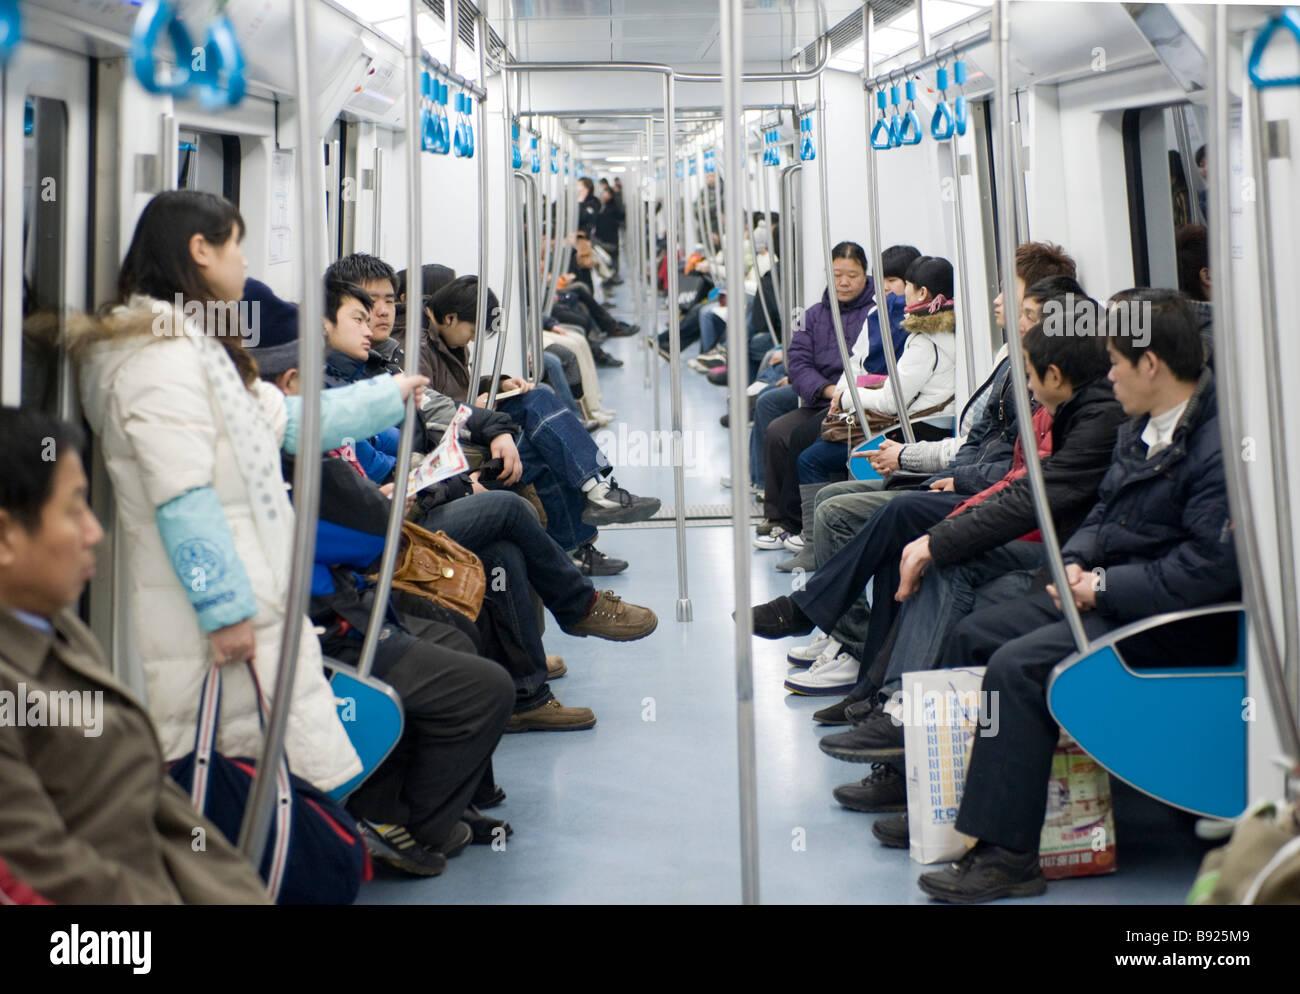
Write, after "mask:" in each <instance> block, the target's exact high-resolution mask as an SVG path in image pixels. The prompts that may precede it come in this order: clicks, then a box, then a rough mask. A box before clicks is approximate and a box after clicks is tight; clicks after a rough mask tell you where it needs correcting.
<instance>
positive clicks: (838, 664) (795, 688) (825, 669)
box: [785, 652, 858, 697]
mask: <svg viewBox="0 0 1300 994" xmlns="http://www.w3.org/2000/svg"><path fill="white" fill-rule="evenodd" d="M857 685H858V661H857V660H856V659H854V658H853V657H852V656H850V655H849V654H848V653H847V652H841V653H839V654H838V655H835V656H831V655H827V654H823V655H821V656H818V657H817V661H816V662H815V663H813V664H812V666H810V667H808V671H807V672H806V673H798V674H795V675H794V676H790V677H787V678H786V681H785V689H786V690H788V691H790V692H791V693H792V694H804V695H806V696H808V697H839V696H842V695H843V694H847V693H848V692H849V691H850V690H852V689H853V688H854V687H856V686H857Z"/></svg>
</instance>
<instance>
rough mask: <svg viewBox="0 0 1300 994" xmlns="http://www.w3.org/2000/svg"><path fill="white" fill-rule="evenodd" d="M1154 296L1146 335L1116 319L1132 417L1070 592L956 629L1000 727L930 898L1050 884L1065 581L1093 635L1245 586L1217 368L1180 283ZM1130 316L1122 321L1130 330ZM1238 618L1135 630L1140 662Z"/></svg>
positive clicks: (977, 765)
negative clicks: (953, 851)
mask: <svg viewBox="0 0 1300 994" xmlns="http://www.w3.org/2000/svg"><path fill="white" fill-rule="evenodd" d="M1130 300H1131V301H1133V302H1134V303H1135V304H1137V305H1139V306H1141V305H1144V304H1149V305H1150V306H1151V312H1152V313H1151V320H1150V323H1149V337H1147V341H1146V342H1145V343H1144V344H1138V342H1139V341H1140V339H1138V338H1137V337H1135V336H1130V335H1127V334H1123V333H1117V331H1116V328H1115V327H1114V326H1112V328H1111V330H1110V335H1111V337H1110V339H1109V350H1110V359H1111V371H1110V380H1111V382H1112V383H1113V384H1114V390H1115V396H1116V398H1117V399H1118V400H1119V401H1120V403H1121V404H1122V405H1123V407H1124V411H1125V412H1126V413H1127V414H1129V415H1131V416H1133V419H1134V420H1132V421H1130V422H1129V423H1127V424H1125V425H1124V426H1123V428H1122V429H1121V430H1120V433H1119V438H1118V441H1117V442H1116V445H1115V449H1114V453H1113V462H1112V465H1111V467H1110V470H1109V471H1108V472H1107V474H1106V476H1105V478H1104V479H1103V480H1102V483H1101V487H1100V493H1099V499H1098V501H1097V504H1096V505H1095V506H1094V507H1093V509H1092V511H1091V512H1090V513H1089V514H1088V517H1087V519H1086V520H1085V521H1084V522H1083V524H1082V525H1081V526H1080V527H1079V529H1078V530H1077V531H1076V532H1075V533H1074V535H1073V536H1072V537H1071V538H1070V540H1069V541H1068V542H1067V543H1066V544H1065V546H1064V548H1063V549H1062V552H1063V554H1064V557H1065V562H1066V573H1067V580H1068V582H1069V584H1070V589H1069V591H1065V592H1061V591H1057V590H1056V589H1055V587H1054V586H1053V585H1049V586H1048V587H1047V590H1046V591H1045V592H1043V593H1040V594H1036V595H1034V596H1032V597H1029V598H1024V599H1020V600H1017V601H1014V602H1012V603H1009V604H1000V605H997V606H995V607H992V608H989V609H987V610H984V611H977V612H976V613H974V614H972V615H970V616H969V617H968V618H966V620H965V621H963V622H962V623H961V624H960V625H958V626H957V628H956V629H954V631H953V634H952V636H951V638H950V639H949V641H948V644H947V646H946V648H945V650H944V665H948V666H970V665H980V664H983V663H987V665H988V670H987V672H986V673H985V676H984V684H983V690H984V691H985V692H988V693H992V694H996V695H997V697H998V702H999V710H1000V726H1001V727H1000V732H999V734H998V735H996V736H992V737H988V738H984V737H979V736H977V737H976V739H975V742H974V746H973V750H972V752H971V759H970V767H969V770H968V773H967V776H966V791H965V796H964V797H963V798H962V803H961V809H960V813H959V814H958V817H957V829H958V830H959V831H961V832H964V833H966V834H967V835H971V836H974V837H975V838H976V839H978V840H979V842H978V843H977V844H976V845H975V847H974V848H973V849H971V851H970V852H968V853H967V854H966V855H965V856H963V857H962V858H961V859H960V860H958V861H957V862H955V863H953V864H951V865H950V866H948V867H947V868H945V869H943V870H940V871H938V872H936V873H927V874H924V875H923V876H922V877H921V878H920V881H919V882H920V885H921V889H922V890H924V891H925V892H926V893H927V894H929V895H930V896H931V897H935V898H938V899H940V900H945V901H953V902H962V903H966V902H974V901H988V900H993V899H995V898H998V897H1007V896H1011V895H1031V894H1039V893H1042V891H1043V890H1044V888H1045V887H1046V883H1045V882H1044V880H1043V876H1042V871H1041V869H1040V868H1039V864H1038V840H1039V835H1040V833H1041V830H1042V825H1043V817H1044V812H1045V808H1046V792H1047V779H1048V775H1049V771H1050V767H1051V762H1052V753H1053V750H1054V748H1055V746H1056V742H1057V738H1058V728H1057V725H1056V722H1055V721H1054V720H1053V719H1052V716H1051V714H1050V712H1049V711H1048V709H1047V702H1046V699H1045V693H1044V690H1045V687H1046V684H1047V678H1048V676H1049V674H1050V673H1051V671H1052V669H1053V668H1054V667H1055V666H1056V664H1057V663H1059V662H1060V661H1061V660H1062V659H1064V658H1065V657H1066V656H1068V655H1070V654H1071V653H1072V652H1073V651H1075V644H1074V640H1073V638H1072V636H1071V634H1070V630H1069V626H1068V624H1067V623H1066V621H1065V620H1064V619H1063V618H1062V616H1061V609H1060V604H1061V601H1060V595H1061V594H1062V593H1065V594H1066V595H1068V596H1070V597H1072V598H1073V600H1074V602H1075V604H1076V605H1077V607H1078V609H1079V611H1080V612H1081V614H1082V620H1083V626H1084V631H1085V632H1086V634H1087V635H1088V637H1089V638H1096V637H1098V636H1100V635H1103V634H1104V633H1106V632H1108V631H1111V630H1113V629H1115V628H1117V627H1119V626H1121V625H1124V624H1127V623H1129V622H1132V621H1136V620H1138V619H1140V618H1143V617H1147V616H1149V615H1150V614H1152V613H1154V612H1167V611H1178V610H1185V609H1189V608H1195V607H1200V606H1204V605H1208V604H1211V603H1215V602H1219V601H1228V600H1233V599H1235V598H1237V597H1238V596H1239V592H1240V581H1239V578H1238V573H1237V560H1236V552H1235V549H1234V547H1233V541H1232V524H1231V520H1230V518H1229V511H1228V496H1227V487H1226V485H1225V482H1224V465H1223V458H1224V454H1223V452H1222V448H1221V445H1220V438H1219V424H1218V413H1217V408H1216V404H1215V391H1214V380H1213V374H1212V373H1211V372H1210V371H1209V370H1208V369H1206V368H1204V367H1203V365H1202V361H1203V357H1204V352H1203V350H1202V347H1201V341H1200V336H1199V334H1198V331H1197V322H1196V317H1195V315H1194V314H1193V312H1192V310H1191V308H1190V307H1189V306H1188V305H1187V302H1186V301H1185V300H1183V299H1182V298H1181V297H1179V296H1178V295H1177V294H1176V293H1175V292H1173V291H1170V290H1145V291H1140V292H1138V293H1136V294H1133V295H1130ZM1121 330H1122V329H1121ZM1235 628H1236V625H1235V619H1227V620H1226V621H1224V620H1222V619H1219V620H1214V619H1199V620H1197V621H1194V622H1193V623H1191V625H1190V626H1188V625H1181V626H1170V627H1168V628H1160V629H1156V630H1155V631H1153V632H1151V633H1148V634H1147V636H1146V637H1145V638H1144V639H1143V643H1144V644H1143V645H1142V646H1141V647H1138V646H1136V645H1132V644H1128V643H1126V646H1125V648H1126V654H1128V655H1129V657H1130V661H1133V659H1134V657H1135V656H1136V657H1138V658H1141V659H1142V660H1149V659H1159V660H1161V661H1162V662H1164V661H1169V662H1174V663H1177V662H1179V661H1182V660H1184V659H1186V658H1187V657H1188V656H1192V655H1194V656H1195V657H1196V658H1199V659H1202V660H1203V659H1205V658H1206V655H1207V652H1208V653H1209V654H1210V655H1213V656H1215V657H1218V656H1224V655H1227V656H1231V655H1233V654H1234V653H1235V638H1234V637H1233V636H1234V634H1235Z"/></svg>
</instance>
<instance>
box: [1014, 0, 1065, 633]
mask: <svg viewBox="0 0 1300 994" xmlns="http://www.w3.org/2000/svg"><path fill="white" fill-rule="evenodd" d="M1008 6H1009V3H1008V0H994V4H993V24H994V28H995V30H994V32H993V49H994V55H995V58H994V66H995V67H996V72H997V84H996V88H995V91H994V92H995V101H994V104H993V106H994V107H996V108H997V111H998V120H997V135H996V138H997V149H996V164H997V173H998V180H999V182H998V187H999V189H998V211H999V213H1000V215H1001V216H1000V224H999V234H1000V235H1001V245H1000V250H1001V252H1000V254H1001V260H1002V301H1003V313H1004V314H1006V315H1007V321H1006V325H1007V327H1006V332H1007V354H1008V357H1009V358H1010V360H1011V385H1012V389H1014V390H1015V395H1016V423H1017V425H1018V426H1019V429H1020V451H1021V453H1022V454H1023V455H1024V459H1025V470H1026V476H1027V478H1028V480H1029V489H1030V493H1031V494H1032V495H1033V500H1034V514H1035V515H1036V517H1037V519H1038V528H1039V530H1040V531H1041V532H1042V535H1043V550H1044V552H1045V553H1046V555H1047V563H1048V565H1049V566H1050V567H1051V571H1052V582H1053V583H1055V584H1056V590H1057V593H1058V594H1059V596H1060V601H1061V613H1062V614H1063V615H1064V616H1065V620H1066V622H1067V624H1068V625H1069V628H1070V635H1071V636H1072V637H1073V639H1074V646H1075V648H1076V649H1077V650H1078V651H1079V652H1086V651H1087V650H1088V636H1087V633H1085V632H1084V630H1083V619H1082V618H1081V617H1080V616H1079V608H1078V605H1076V604H1075V603H1074V597H1073V596H1072V595H1071V592H1070V585H1069V583H1067V582H1066V573H1065V560H1064V559H1063V558H1062V557H1061V544H1060V542H1059V541H1058V540H1057V537H1056V524H1055V522H1053V520H1052V508H1051V505H1050V504H1049V503H1048V501H1047V484H1046V482H1045V481H1044V480H1043V466H1042V462H1041V461H1040V460H1039V458H1038V438H1037V435H1035V434H1034V420H1033V414H1032V413H1031V412H1030V410H1029V385H1028V381H1027V380H1026V378H1025V355H1024V352H1023V351H1022V349H1021V346H1020V322H1019V321H1017V320H1016V317H1015V316H1016V315H1017V314H1019V313H1020V300H1019V299H1018V297H1017V295H1016V280H1015V274H1016V221H1015V211H1016V201H1015V177H1014V176H1013V175H1012V173H1013V169H1014V153H1013V150H1012V148H1011V139H1012V133H1011V17H1010V12H1009V10H1008Z"/></svg>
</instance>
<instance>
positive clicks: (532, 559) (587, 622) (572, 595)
mask: <svg viewBox="0 0 1300 994" xmlns="http://www.w3.org/2000/svg"><path fill="white" fill-rule="evenodd" d="M327 292H328V293H329V294H330V302H329V304H328V305H327V316H326V319H325V327H326V332H327V336H328V338H329V339H330V340H331V341H334V342H336V343H338V344H340V345H344V346H347V345H348V344H349V343H356V342H359V341H360V340H361V339H363V338H364V337H365V334H366V322H365V315H364V298H365V296H366V294H365V291H364V290H361V289H359V288H357V287H348V286H347V285H346V284H339V283H331V284H329V289H328V291H327ZM357 305H360V306H359V307H358V306H357ZM354 308H355V309H356V310H360V311H361V312H362V313H360V314H356V313H353V309H354ZM329 311H333V312H334V313H335V315H336V320H335V321H333V322H331V321H330V320H329V318H328V312H329ZM331 392H332V391H328V390H327V391H326V395H327V396H328V395H329V394H330V393H331ZM495 416H497V417H504V415H495ZM584 437H585V436H584ZM494 441H495V440H494ZM356 444H357V445H359V444H360V443H356ZM481 472H482V470H478V471H475V472H473V473H469V474H462V475H460V476H456V477H451V478H450V479H447V480H443V481H441V482H440V483H437V484H435V485H433V486H432V487H429V488H428V489H426V490H425V491H423V492H422V493H421V494H420V495H419V496H418V497H417V499H416V505H417V506H416V508H415V509H414V510H413V511H412V512H411V516H412V517H413V518H414V519H415V520H417V521H418V522H419V523H420V524H421V525H422V526H423V527H425V528H427V529H428V530H430V531H444V532H446V533H447V534H448V536H450V537H451V538H452V540H453V541H456V542H459V543H460V544H461V545H463V546H465V547H466V548H467V549H469V550H470V551H471V552H473V553H475V554H476V555H478V556H479V558H480V559H482V560H483V562H484V568H485V570H486V571H488V572H489V574H490V573H491V571H492V569H493V567H494V566H501V567H502V569H503V571H504V576H505V582H504V583H503V584H501V585H499V586H498V585H494V584H489V585H488V590H487V591H486V593H485V597H486V598H487V602H488V603H489V604H493V603H495V604H498V605H499V611H500V617H501V618H502V620H503V625H502V627H503V628H508V629H509V630H510V631H511V632H512V633H513V634H514V636H515V638H514V641H513V644H512V646H511V648H516V647H517V648H518V649H519V652H518V653H514V652H508V653H507V654H506V655H505V656H504V657H498V658H497V661H498V662H500V663H502V664H503V665H505V666H506V667H507V669H508V670H509V672H510V673H511V675H512V676H513V677H514V680H515V706H514V714H513V715H512V716H511V718H510V721H509V724H508V727H507V730H508V731H528V730H530V729H540V730H569V729H575V728H590V727H591V726H592V725H594V724H595V723H596V717H595V715H594V714H592V712H591V711H590V710H589V709H587V708H566V707H564V706H563V705H561V704H560V702H559V701H557V700H556V699H555V697H554V695H553V694H552V693H551V689H550V687H549V686H548V685H547V682H546V680H547V674H548V667H547V658H546V652H545V650H544V649H543V647H542V639H541V631H540V628H539V623H538V618H537V613H536V610H535V609H534V607H533V603H532V600H531V597H530V593H529V591H530V588H531V589H532V590H535V591H536V592H537V595H538V596H539V597H540V598H541V601H542V603H543V605H544V606H545V607H546V608H548V609H549V610H550V611H551V613H552V615H554V616H555V619H556V621H558V622H559V623H560V626H561V628H562V629H563V630H564V631H566V632H568V633H569V634H571V635H580V636H586V635H594V636H596V637H597V638H605V639H610V640H612V641H619V642H627V641H635V640H637V639H642V638H645V637H646V636H647V635H649V634H650V633H651V632H653V631H654V630H655V627H656V626H657V624H658V619H657V618H656V616H655V614H654V612H653V611H651V610H649V609H648V608H644V607H639V606H637V605H635V604H631V603H629V602H625V601H623V600H622V599H621V598H619V597H618V596H616V595H615V594H614V593H613V591H609V590H602V591H599V592H597V591H596V590H595V588H594V587H593V586H592V584H591V581H590V580H587V579H585V578H584V577H583V575H582V574H581V573H580V572H579V570H578V568H577V566H576V565H575V564H574V563H573V562H572V560H570V558H569V557H568V556H567V555H566V554H565V553H564V551H563V549H561V548H560V547H559V546H558V545H557V544H556V542H555V541H554V540H553V539H552V538H551V537H550V536H549V535H548V533H547V532H546V531H545V530H544V529H543V528H542V526H541V524H540V523H539V522H538V518H537V514H536V512H535V511H534V510H533V508H532V507H531V505H529V503H528V502H527V501H526V500H524V499H523V498H522V497H520V496H519V495H517V494H513V493H510V492H508V491H494V492H491V493H484V487H483V484H482V483H480V474H481ZM471 494H472V495H475V496H474V497H473V499H465V498H468V497H470V495H471ZM501 588H504V589H501Z"/></svg>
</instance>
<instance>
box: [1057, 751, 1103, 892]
mask: <svg viewBox="0 0 1300 994" xmlns="http://www.w3.org/2000/svg"><path fill="white" fill-rule="evenodd" d="M1038 860H1039V863H1040V864H1041V865H1042V867H1043V876H1045V877H1046V878H1047V879H1048V880H1061V879H1063V878H1065V877H1090V876H1093V875H1095V874H1099V873H1114V872H1115V811H1114V807H1113V806H1112V805H1111V800H1110V774H1109V773H1107V772H1106V771H1105V770H1104V769H1102V767H1101V766H1100V765H1098V763H1097V761H1096V760H1095V759H1093V758H1092V757H1091V756H1089V755H1088V754H1087V753H1086V752H1084V751H1083V750H1082V749H1081V748H1080V747H1079V745H1078V744H1077V743H1076V742H1075V741H1074V740H1073V739H1071V738H1070V737H1069V736H1068V735H1065V734H1062V736H1061V741H1060V742H1059V743H1058V744H1057V746H1056V753H1055V754H1054V755H1053V756H1052V778H1051V779H1050V780H1049V781H1048V782H1047V818H1046V819H1045V820H1044V822H1043V834H1042V838H1041V839H1040V840H1039V843H1038Z"/></svg>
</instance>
